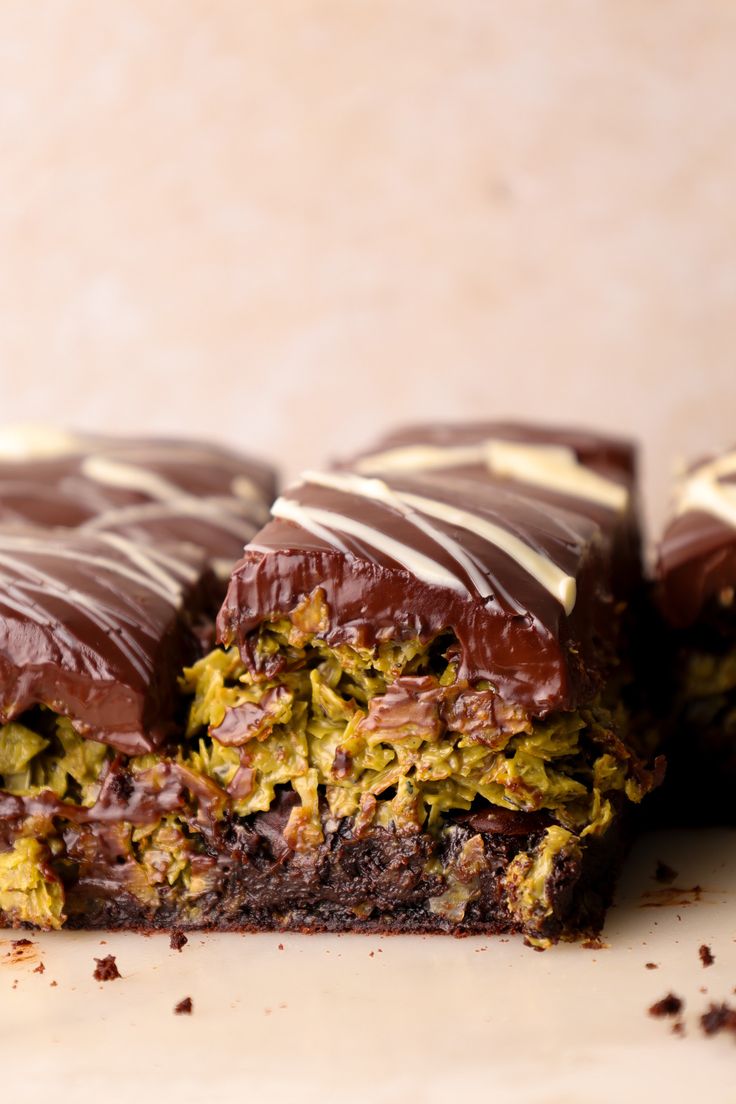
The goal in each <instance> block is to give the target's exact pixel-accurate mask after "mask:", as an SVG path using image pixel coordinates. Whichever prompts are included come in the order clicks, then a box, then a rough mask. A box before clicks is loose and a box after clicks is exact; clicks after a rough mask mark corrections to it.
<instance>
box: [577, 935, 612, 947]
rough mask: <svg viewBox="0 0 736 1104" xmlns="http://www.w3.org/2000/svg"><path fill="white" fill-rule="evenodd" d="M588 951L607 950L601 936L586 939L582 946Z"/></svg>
mask: <svg viewBox="0 0 736 1104" xmlns="http://www.w3.org/2000/svg"><path fill="white" fill-rule="evenodd" d="M580 946H581V947H584V948H585V950H586V951H603V950H605V948H606V944H605V943H604V942H603V940H602V939H601V938H600V937H599V936H597V935H596V936H595V937H594V938H593V939H586V940H585V941H584V942H583V943H581V944H580Z"/></svg>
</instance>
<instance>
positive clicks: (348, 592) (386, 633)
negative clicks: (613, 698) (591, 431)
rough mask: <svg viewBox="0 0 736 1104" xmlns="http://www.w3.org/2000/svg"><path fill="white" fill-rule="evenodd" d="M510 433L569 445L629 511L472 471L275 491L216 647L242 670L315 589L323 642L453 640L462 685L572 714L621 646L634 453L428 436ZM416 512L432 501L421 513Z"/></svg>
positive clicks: (239, 572) (634, 567)
mask: <svg viewBox="0 0 736 1104" xmlns="http://www.w3.org/2000/svg"><path fill="white" fill-rule="evenodd" d="M512 432H513V434H515V436H513V438H512V439H514V440H519V441H523V440H528V441H529V442H531V443H532V444H533V443H535V442H538V441H541V442H542V443H544V444H546V445H549V444H558V445H560V446H562V447H564V448H567V449H569V450H571V451H572V453H574V457H575V458H576V462H578V463H579V464H580V465H582V466H583V467H588V466H589V467H590V469H591V470H595V471H597V472H599V473H600V474H601V475H604V474H605V476H606V478H607V479H609V480H611V481H613V482H614V483H617V484H620V485H622V486H624V487H625V488H626V489H627V491H628V492H629V493H628V494H627V495H626V496H625V497H626V499H627V501H626V505H625V507H624V508H623V509H622V510H620V511H616V510H612V509H607V508H606V507H604V506H602V505H601V504H600V503H590V502H588V501H586V500H584V499H583V498H580V497H578V496H571V495H569V494H560V493H557V492H556V491H555V490H554V489H553V490H549V489H548V488H544V487H539V486H533V485H531V484H528V483H520V482H519V481H517V480H515V479H511V478H508V477H500V476H498V475H495V474H492V473H490V472H488V471H487V470H486V469H485V468H483V467H481V466H480V465H475V467H472V468H471V470H455V469H452V470H450V469H447V470H423V471H419V472H417V471H414V472H411V473H409V474H406V473H401V474H400V475H396V474H393V473H392V474H390V475H389V474H386V473H384V475H383V477H382V481H381V483H380V486H379V485H377V484H373V489H371V486H369V485H368V484H369V483H371V481H370V480H368V481H366V482H364V483H362V484H361V483H360V482H359V481H355V480H354V481H353V483H352V484H351V481H350V479H348V480H343V482H342V484H340V483H339V480H335V479H333V480H332V485H330V480H329V479H328V480H320V479H319V478H317V479H313V480H311V481H310V480H309V479H308V478H307V479H306V480H305V481H304V482H303V483H302V484H300V485H297V486H296V487H293V488H290V489H289V490H288V491H287V492H285V495H284V499H282V500H279V501H280V502H283V503H285V506H283V507H280V506H279V504H278V503H277V506H276V507H275V510H276V511H277V512H281V513H282V514H283V515H284V516H279V517H276V518H274V520H272V521H271V522H270V523H269V524H268V525H267V526H266V527H265V528H264V529H262V530H261V531H260V533H258V534H257V536H256V537H255V538H254V540H253V542H252V543H251V545H249V546H248V547H247V548H246V550H245V554H244V557H243V559H242V560H241V561H240V563H239V564H238V565H237V567H236V569H235V571H234V572H233V576H232V579H231V583H230V587H229V591H228V595H227V598H226V600H225V603H224V605H223V608H222V610H221V613H220V617H219V621H218V631H219V637H220V639H221V640H222V641H223V642H225V643H228V644H229V643H231V642H232V641H236V642H237V644H238V646H239V647H240V649H241V653H242V654H243V657H244V659H245V661H246V662H248V663H250V664H251V666H253V665H254V663H255V662H256V659H255V656H254V652H253V650H252V647H251V646H250V643H249V635H250V634H251V633H252V632H253V631H254V630H255V629H256V628H257V627H258V625H259V624H260V622H262V621H263V620H266V619H268V618H270V617H274V616H278V615H279V614H283V613H286V612H288V611H289V610H292V609H294V608H295V607H296V606H297V605H298V603H299V602H300V601H301V600H303V599H304V598H305V597H306V596H308V595H310V594H311V593H313V592H314V591H315V590H317V589H320V590H321V591H322V592H323V595H324V600H325V602H326V605H327V608H328V610H329V627H328V628H327V629H326V631H324V632H320V636H323V637H324V638H325V639H326V640H327V642H328V643H330V644H338V643H350V644H353V645H356V646H362V647H373V646H375V645H376V644H378V643H380V642H381V641H382V640H387V639H392V640H399V641H406V640H409V639H413V638H419V639H420V640H422V641H425V642H426V641H429V640H431V639H433V638H435V637H436V636H438V635H439V634H440V633H442V632H444V631H448V630H449V631H452V632H453V633H454V634H455V635H456V636H457V638H458V641H459V644H460V649H461V658H460V666H459V674H460V677H462V678H466V679H468V680H477V679H487V680H489V681H490V682H491V683H492V684H493V686H494V687H495V689H496V690H497V691H498V693H499V694H500V695H501V697H502V698H504V699H506V701H508V702H514V703H518V704H520V705H522V706H524V707H527V708H529V709H532V710H533V711H535V712H536V713H537V714H545V713H547V712H548V711H550V710H552V709H558V708H574V707H575V705H576V704H578V703H579V702H580V701H581V700H584V699H586V698H587V697H589V696H590V695H591V694H592V693H593V691H594V689H595V688H596V687H597V685H598V684H599V682H600V679H601V678H602V677H603V676H604V673H605V668H606V663H607V660H608V658H609V654H610V651H611V650H612V648H613V647H614V646H615V641H616V633H617V618H616V616H615V615H614V613H613V610H614V605H615V603H616V602H619V601H621V600H625V599H626V598H628V596H629V594H630V592H631V590H632V587H633V585H634V582H635V581H638V579H639V576H640V569H639V562H638V549H639V542H638V529H637V524H636V514H635V493H634V490H635V488H634V470H633V469H634V464H633V455H632V451H631V449H630V447H629V446H628V445H626V444H625V443H619V442H612V441H610V440H607V439H601V440H600V441H599V443H598V447H597V449H596V447H595V443H596V439H595V438H593V437H591V436H590V435H577V436H576V435H575V434H573V433H571V432H570V433H565V432H563V433H560V434H555V433H553V432H552V431H542V430H536V429H530V430H528V431H526V433H527V436H526V438H525V437H524V432H525V431H524V430H523V429H522V428H521V427H514V428H513V430H511V429H510V428H509V427H504V426H498V427H495V426H488V425H484V426H482V427H477V426H476V427H473V426H471V427H466V428H465V429H463V428H462V427H456V428H454V429H453V431H452V434H450V430H449V429H448V428H447V427H438V428H437V430H436V431H433V432H432V433H430V434H428V435H427V434H425V436H428V437H429V438H431V440H432V441H433V442H436V441H437V440H444V439H446V438H447V437H449V436H452V440H453V442H454V443H457V442H458V441H459V442H464V441H467V442H473V441H476V440H477V439H479V438H480V437H482V436H489V435H494V434H495V435H497V436H503V434H504V433H506V434H507V435H508V434H510V433H512ZM421 440H422V431H414V430H411V431H406V433H404V434H399V435H397V436H396V437H395V438H394V439H393V442H392V441H390V440H389V441H388V442H387V441H384V442H381V445H380V448H382V449H383V448H385V447H387V446H388V445H389V444H391V445H392V446H393V444H395V443H397V441H398V442H400V443H404V442H407V441H410V442H412V443H416V442H417V441H421ZM377 451H378V448H377V449H373V450H371V453H376V452H377ZM366 455H367V454H366ZM339 471H340V472H342V473H348V475H349V474H350V472H351V469H350V468H349V466H346V465H342V466H341V467H340V469H339ZM353 487H354V488H355V492H354V493H351V492H352V489H353ZM397 502H400V504H401V508H397V506H396V503H397ZM422 502H425V503H426V502H430V503H431V504H432V505H431V506H430V508H429V512H428V510H427V509H426V508H423V507H422V505H421V503H422ZM407 504H408V506H409V509H406V508H404V507H405V506H406V505H407ZM453 511H454V513H453ZM416 515H419V517H418V518H417V516H416ZM458 518H459V519H460V521H459V524H458V523H457V519H458ZM473 519H477V524H474V523H473ZM494 527H495V528H496V529H498V530H503V532H504V533H505V534H508V535H510V536H512V537H513V538H514V539H515V540H516V541H517V543H518V544H519V545H521V546H523V549H527V550H529V551H530V553H532V554H533V559H534V563H535V564H536V563H539V561H542V562H543V565H544V564H547V565H548V566H549V568H550V569H551V571H552V569H554V573H555V576H554V577H555V578H556V579H559V578H560V577H563V578H565V577H566V578H569V579H570V580H571V582H572V584H573V585H574V588H575V600H574V605H572V608H568V609H567V610H566V609H565V608H564V604H563V602H562V601H561V598H560V595H559V594H558V593H555V590H554V586H553V585H551V584H550V585H548V584H547V583H546V581H545V579H544V577H543V574H542V573H540V572H539V571H537V573H536V574H534V573H533V568H534V564H533V565H532V568H530V567H529V564H528V562H526V561H525V560H524V559H523V558H522V557H521V556H520V557H516V556H515V554H514V551H513V549H511V551H509V549H508V548H505V547H502V546H501V544H500V542H499V543H497V542H496V541H494V539H493V535H492V532H491V536H490V538H489V536H488V533H489V531H491V530H492V529H493V528H494ZM458 550H459V552H460V553H462V555H460V554H459V552H458ZM433 565H434V577H433V575H432V568H433ZM479 576H480V585H479ZM481 586H482V587H483V593H481Z"/></svg>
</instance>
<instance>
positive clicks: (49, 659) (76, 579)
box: [0, 528, 213, 927]
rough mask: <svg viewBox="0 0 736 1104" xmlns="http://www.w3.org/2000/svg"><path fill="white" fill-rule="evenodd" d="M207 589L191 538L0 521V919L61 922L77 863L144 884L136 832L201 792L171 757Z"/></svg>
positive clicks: (101, 879)
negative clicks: (1, 525) (144, 540)
mask: <svg viewBox="0 0 736 1104" xmlns="http://www.w3.org/2000/svg"><path fill="white" fill-rule="evenodd" d="M212 585H213V579H212V573H211V569H210V568H209V566H208V565H207V562H206V559H205V557H203V556H202V555H201V554H200V553H199V552H197V551H196V550H195V549H193V548H192V546H183V545H171V546H156V547H153V546H145V545H140V544H136V543H135V542H132V541H130V540H129V539H127V538H126V537H123V536H121V535H120V534H117V533H100V534H94V535H93V534H83V533H80V532H75V531H63V530H53V531H52V530H43V529H32V528H25V529H21V528H14V529H13V531H12V532H5V531H2V530H0V913H2V914H3V917H4V920H5V921H6V922H8V923H19V922H27V923H35V924H39V925H41V926H47V927H48V926H50V927H54V926H59V924H60V923H61V922H62V920H63V918H64V915H65V912H66V906H65V888H66V886H67V884H76V883H77V882H79V881H80V876H81V878H82V880H83V874H82V875H80V871H81V870H82V868H83V866H84V863H85V862H88V863H92V865H93V866H94V869H95V874H94V877H95V880H96V883H97V886H98V892H99V893H100V894H102V895H103V896H106V895H108V896H114V895H115V894H116V893H117V892H119V891H120V890H121V889H124V888H125V887H126V886H127V885H128V883H129V882H130V881H131V879H132V880H133V881H135V877H138V881H139V882H140V880H141V879H140V877H139V875H138V871H137V870H134V869H133V867H132V866H131V862H132V861H133V857H132V851H131V840H132V833H133V831H134V828H135V827H136V826H137V827H138V828H139V830H143V829H144V826H148V825H153V826H156V825H157V824H160V823H162V818H164V817H165V816H166V814H167V813H169V812H170V811H171V810H172V809H174V808H176V807H178V806H179V805H180V804H181V803H182V801H183V793H184V788H185V787H186V786H187V785H190V786H193V787H194V788H195V789H196V788H197V785H198V780H194V781H191V780H189V779H188V778H187V777H186V775H185V774H184V773H182V770H181V769H180V768H179V767H178V766H177V765H176V764H175V762H174V758H175V756H176V749H177V746H178V743H179V741H178V739H177V737H178V736H179V735H180V733H181V730H182V723H181V721H182V708H181V699H180V695H179V692H178V688H177V680H178V677H179V675H180V673H181V670H182V667H183V666H184V665H185V664H187V663H191V662H192V661H194V660H196V658H197V656H198V655H199V654H200V653H201V645H200V642H199V639H198V634H197V629H198V626H197V621H198V619H199V618H200V617H201V616H202V614H203V611H204V609H205V608H206V607H207V605H208V604H209V602H210V600H211V588H212ZM203 786H204V787H205V788H206V782H203V785H201V786H199V792H200V793H202V792H203ZM126 824H127V827H124V825H126ZM126 832H127V835H126ZM144 888H146V887H144ZM152 892H153V890H151V889H150V888H149V899H150V896H151V893H152Z"/></svg>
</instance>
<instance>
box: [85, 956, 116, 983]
mask: <svg viewBox="0 0 736 1104" xmlns="http://www.w3.org/2000/svg"><path fill="white" fill-rule="evenodd" d="M95 962H96V963H97V965H96V966H95V972H94V973H93V975H92V977H93V978H94V979H95V981H115V979H116V978H119V977H120V976H121V974H120V971H119V970H118V964H117V962H116V961H115V955H105V957H104V958H96V959H95Z"/></svg>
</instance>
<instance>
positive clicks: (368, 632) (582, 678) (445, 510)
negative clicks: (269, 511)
mask: <svg viewBox="0 0 736 1104" xmlns="http://www.w3.org/2000/svg"><path fill="white" fill-rule="evenodd" d="M388 445H390V446H391V447H390V448H389V447H388ZM635 495H636V488H635V477H634V458H633V453H632V450H631V448H630V447H629V446H628V445H626V444H625V443H621V442H614V441H610V440H606V439H596V438H594V437H591V435H589V434H576V433H574V432H555V431H541V430H537V429H530V430H525V429H524V427H519V426H515V427H508V426H500V427H497V432H496V427H494V426H492V425H485V426H483V427H480V428H479V427H477V426H473V427H467V429H466V430H463V429H462V428H456V429H453V430H452V432H450V431H449V430H448V429H447V428H444V429H442V430H438V431H437V433H434V434H428V433H427V431H422V430H410V431H407V432H406V433H402V434H400V435H398V438H397V439H395V440H394V441H393V442H388V443H386V442H383V443H382V444H381V446H380V447H379V448H377V449H374V450H371V452H370V453H367V454H364V455H363V456H362V457H359V458H358V459H357V460H354V461H352V462H350V463H348V464H344V465H340V466H339V467H337V468H335V469H332V470H330V471H326V472H310V473H307V474H306V475H305V476H304V477H303V479H302V480H301V481H300V482H299V483H298V484H296V485H295V486H293V487H291V488H290V489H289V490H288V491H286V492H285V493H284V494H283V496H282V497H281V498H280V499H278V500H277V502H276V504H275V505H274V508H273V515H274V518H273V520H272V521H271V522H270V523H269V524H268V525H267V526H266V527H265V528H264V529H263V530H262V531H261V532H260V533H259V534H258V535H257V536H256V537H255V538H254V540H253V542H252V543H251V544H250V545H249V546H248V547H247V548H246V551H245V554H244V558H243V560H242V561H241V562H240V564H239V565H238V566H237V567H236V569H235V571H234V573H233V577H232V580H231V584H230V588H229V592H228V596H227V598H226V601H225V603H224V606H223V609H222V611H221V614H220V618H219V633H220V638H221V641H222V644H223V648H224V649H225V650H219V651H216V652H214V653H212V655H210V656H209V657H206V658H205V659H203V660H201V661H200V663H199V664H198V665H197V666H196V667H195V668H194V670H193V671H192V672H190V673H189V675H188V682H189V685H190V687H191V689H192V691H193V692H194V702H193V706H192V711H191V715H190V733H192V734H193V733H195V732H200V733H202V734H204V733H205V732H207V733H208V737H209V739H210V740H211V741H212V746H213V748H217V751H218V755H219V756H220V757H223V758H225V759H226V761H229V762H230V764H231V766H230V773H229V774H228V775H223V778H224V779H225V780H226V781H227V786H228V792H229V793H230V795H231V797H232V800H233V808H234V810H235V812H236V813H237V815H238V817H239V818H240V821H241V832H242V835H241V839H240V843H239V845H238V846H240V848H241V850H242V855H243V858H242V866H241V871H242V881H243V887H244V888H243V893H244V894H245V901H244V906H243V911H242V920H243V922H244V923H247V924H250V925H252V926H255V927H259V926H266V927H268V926H272V927H297V928H307V929H311V928H328V929H336V930H351V929H356V930H386V931H400V930H401V931H403V930H421V931H453V932H462V931H500V930H521V931H523V932H524V933H525V934H526V935H527V936H528V937H529V938H530V939H532V940H533V941H536V942H541V943H544V942H546V941H548V940H550V939H555V938H558V937H559V936H561V935H569V934H574V933H575V932H577V931H581V930H585V929H590V928H595V927H598V926H599V925H600V923H601V922H602V918H603V915H604V911H605V905H606V903H607V901H608V900H609V899H610V896H611V892H612V888H613V880H614V875H615V868H616V862H617V857H618V856H619V855H620V853H621V850H622V846H623V843H622V837H623V835H624V832H623V828H624V825H625V820H626V818H625V816H624V810H625V807H626V806H627V805H629V804H631V803H632V802H637V801H638V800H640V798H641V797H642V796H643V795H644V794H645V793H646V792H647V791H648V790H649V789H651V788H652V786H653V785H654V784H655V783H656V781H657V779H658V774H659V771H658V770H657V769H655V770H652V769H651V768H650V767H649V766H648V765H647V764H646V762H645V760H644V758H643V756H642V754H640V749H639V748H638V747H637V746H636V740H635V738H634V735H633V733H632V731H631V728H630V724H629V720H628V717H627V711H626V707H625V705H624V704H623V698H624V697H625V683H626V679H627V677H628V669H627V650H628V645H627V625H628V622H627V607H628V605H629V603H630V601H631V600H632V599H633V597H634V594H635V591H636V590H637V588H638V586H639V583H640V579H641V570H640V565H639V555H638V549H639V539H638V529H637V523H636V504H635ZM264 872H266V873H267V875H268V876H267V877H266V878H264V877H263V875H264ZM259 886H262V888H256V887H259Z"/></svg>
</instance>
